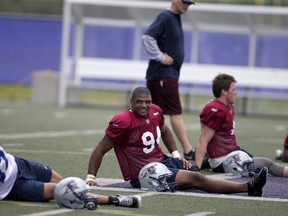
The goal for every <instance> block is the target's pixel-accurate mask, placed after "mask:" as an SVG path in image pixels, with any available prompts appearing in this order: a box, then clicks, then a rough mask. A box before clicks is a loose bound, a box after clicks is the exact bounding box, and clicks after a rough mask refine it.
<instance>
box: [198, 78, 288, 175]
mask: <svg viewBox="0 0 288 216" xmlns="http://www.w3.org/2000/svg"><path fill="white" fill-rule="evenodd" d="M212 90H213V94H214V96H215V99H213V100H211V101H209V102H208V103H207V104H206V105H205V106H204V108H203V109H202V112H201V114H200V122H201V134H200V137H199V141H198V146H197V151H196V159H195V167H196V170H199V168H198V167H201V165H202V160H203V158H204V155H205V153H206V151H207V153H208V157H209V163H210V166H211V168H212V170H213V171H214V172H221V173H224V172H225V170H224V168H223V162H224V160H225V159H226V156H227V155H228V154H229V153H231V152H233V151H236V150H242V149H241V148H240V147H239V146H238V145H237V142H236V136H235V121H234V107H233V103H234V100H235V97H236V95H237V91H236V79H235V78H234V77H233V76H230V75H228V74H219V75H217V76H216V77H215V78H214V80H213V82H212ZM243 151H244V150H243ZM252 167H253V169H254V170H257V169H258V170H260V169H261V168H262V167H267V168H268V170H269V173H271V174H273V175H275V176H284V177H287V176H288V167H284V166H282V165H280V164H277V163H275V162H273V161H272V160H270V159H268V158H264V157H253V165H252Z"/></svg>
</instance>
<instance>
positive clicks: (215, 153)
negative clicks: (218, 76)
mask: <svg viewBox="0 0 288 216" xmlns="http://www.w3.org/2000/svg"><path fill="white" fill-rule="evenodd" d="M200 121H201V123H203V124H205V125H207V126H208V127H210V128H212V129H214V130H215V135H214V136H213V138H212V139H211V141H210V142H209V143H208V147H207V153H208V156H209V158H218V157H222V156H225V155H227V154H229V153H230V152H232V151H234V150H237V143H236V137H235V134H234V129H235V122H234V107H233V105H225V104H223V103H221V102H220V101H218V100H215V99H214V100H211V101H209V102H208V103H207V104H206V105H205V107H204V108H203V110H202V112H201V114H200Z"/></svg>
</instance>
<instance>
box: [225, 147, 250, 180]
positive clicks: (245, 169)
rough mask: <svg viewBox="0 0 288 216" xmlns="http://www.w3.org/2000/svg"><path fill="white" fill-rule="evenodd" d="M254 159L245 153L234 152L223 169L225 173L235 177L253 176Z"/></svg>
mask: <svg viewBox="0 0 288 216" xmlns="http://www.w3.org/2000/svg"><path fill="white" fill-rule="evenodd" d="M252 165H253V159H252V158H251V157H250V156H249V155H248V154H247V153H246V152H244V151H240V150H237V151H233V152H231V153H229V154H228V155H227V156H226V157H225V159H224V161H223V168H224V171H225V173H229V174H232V175H235V176H245V177H249V176H253V175H255V173H253V172H252V171H251V170H252Z"/></svg>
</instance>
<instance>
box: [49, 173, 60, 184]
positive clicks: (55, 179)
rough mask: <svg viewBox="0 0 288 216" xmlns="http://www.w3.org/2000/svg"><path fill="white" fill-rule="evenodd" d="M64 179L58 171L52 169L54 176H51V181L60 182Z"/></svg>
mask: <svg viewBox="0 0 288 216" xmlns="http://www.w3.org/2000/svg"><path fill="white" fill-rule="evenodd" d="M62 179H63V177H62V176H61V175H60V174H59V173H57V172H55V171H54V170H52V176H51V180H50V182H52V183H58V182H60V181H61V180H62Z"/></svg>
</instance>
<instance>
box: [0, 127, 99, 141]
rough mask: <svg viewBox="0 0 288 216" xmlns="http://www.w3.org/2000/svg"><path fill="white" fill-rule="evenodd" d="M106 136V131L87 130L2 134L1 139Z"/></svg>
mask: <svg viewBox="0 0 288 216" xmlns="http://www.w3.org/2000/svg"><path fill="white" fill-rule="evenodd" d="M97 134H104V129H87V130H68V131H46V132H45V131H41V132H35V133H20V134H0V139H2V140H11V139H25V138H26V139H27V138H44V137H49V138H51V137H64V136H90V135H97Z"/></svg>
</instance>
